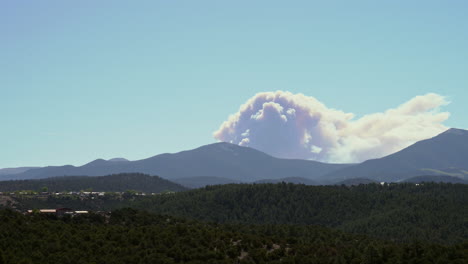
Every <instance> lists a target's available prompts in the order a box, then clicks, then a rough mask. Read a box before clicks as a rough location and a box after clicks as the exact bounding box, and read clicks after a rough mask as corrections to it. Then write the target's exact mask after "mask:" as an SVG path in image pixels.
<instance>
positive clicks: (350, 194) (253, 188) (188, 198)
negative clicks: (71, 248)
mask: <svg viewBox="0 0 468 264" xmlns="http://www.w3.org/2000/svg"><path fill="white" fill-rule="evenodd" d="M467 193H468V186H467V185H461V184H443V183H440V184H435V183H427V184H422V185H415V184H392V185H385V186H381V185H380V184H369V185H359V186H305V185H294V184H284V183H281V184H256V185H247V184H241V185H235V184H233V185H223V186H214V187H206V188H203V189H198V190H191V191H186V192H179V193H175V194H166V195H157V196H150V197H148V196H146V197H141V196H126V197H121V196H117V197H115V196H112V195H106V196H104V197H90V198H88V199H84V198H83V197H74V196H65V197H56V196H49V197H48V198H45V199H43V200H41V199H34V198H28V197H21V196H20V197H17V198H16V201H17V202H18V204H17V207H18V208H19V209H21V210H27V209H33V208H58V207H70V208H74V209H80V210H95V211H99V210H113V209H118V208H123V207H132V208H137V209H142V210H147V211H150V212H153V213H158V214H166V215H172V216H176V217H184V218H187V219H193V220H199V221H205V222H213V223H236V224H257V225H264V224H275V225H276V224H287V225H320V226H326V227H331V228H336V229H339V230H342V231H345V232H349V233H358V234H366V235H369V236H372V237H376V238H381V239H387V240H391V241H402V242H411V241H416V240H417V241H423V242H430V243H441V244H454V243H462V242H466V241H467V239H468V226H467V217H468V207H467V206H466V204H468V196H467V195H466V194H467Z"/></svg>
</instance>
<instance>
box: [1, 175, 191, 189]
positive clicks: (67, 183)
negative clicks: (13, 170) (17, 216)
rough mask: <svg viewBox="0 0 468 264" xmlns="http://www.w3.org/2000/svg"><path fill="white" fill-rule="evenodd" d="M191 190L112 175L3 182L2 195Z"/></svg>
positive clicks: (155, 178)
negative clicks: (10, 193)
mask: <svg viewBox="0 0 468 264" xmlns="http://www.w3.org/2000/svg"><path fill="white" fill-rule="evenodd" d="M186 189H187V188H185V187H183V186H181V185H179V184H176V183H173V182H171V181H168V180H166V179H162V178H160V177H158V176H149V175H145V174H141V173H121V174H114V175H109V176H99V177H88V176H66V177H54V178H46V179H39V180H17V181H2V182H0V192H13V191H20V190H32V191H43V190H44V191H45V190H47V191H49V192H62V191H80V190H90V191H91V190H92V191H97V192H124V191H126V190H135V191H140V192H149V193H151V192H154V193H159V192H163V191H183V190H186Z"/></svg>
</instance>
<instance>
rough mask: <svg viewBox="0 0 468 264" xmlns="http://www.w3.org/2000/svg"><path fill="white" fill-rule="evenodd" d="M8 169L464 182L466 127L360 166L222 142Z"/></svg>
mask: <svg viewBox="0 0 468 264" xmlns="http://www.w3.org/2000/svg"><path fill="white" fill-rule="evenodd" d="M8 170H9V171H11V172H13V173H5V170H0V179H1V180H11V179H15V180H18V179H41V178H48V177H57V176H103V175H109V174H117V173H134V172H137V173H145V174H150V175H158V176H160V177H163V178H165V179H169V180H171V181H174V182H177V183H179V184H182V185H184V186H186V187H190V188H196V187H201V186H205V185H209V184H226V183H237V182H256V181H260V182H278V181H290V182H302V183H305V184H333V183H337V182H342V181H345V182H347V180H349V179H355V178H359V179H363V180H362V182H374V181H386V182H400V181H405V180H406V179H409V178H412V177H416V176H421V175H424V176H434V175H437V176H443V175H445V176H452V177H458V178H460V179H463V180H466V179H468V131H467V130H462V129H449V130H447V131H446V132H444V133H442V134H440V135H438V136H436V137H434V138H430V139H427V140H423V141H420V142H417V143H415V144H413V145H411V146H409V147H407V148H405V149H403V150H401V151H399V152H396V153H394V154H391V155H389V156H386V157H383V158H379V159H373V160H368V161H365V162H363V163H360V164H328V163H322V162H317V161H311V160H298V159H280V158H275V157H272V156H270V155H268V154H265V153H263V152H261V151H258V150H255V149H252V148H248V147H241V146H238V145H234V144H229V143H224V142H223V143H214V144H210V145H206V146H202V147H199V148H196V149H193V150H188V151H182V152H179V153H174V154H169V153H166V154H160V155H156V156H153V157H150V158H147V159H142V160H136V161H129V160H126V159H123V158H116V159H111V160H103V159H97V160H94V161H92V162H90V163H88V164H85V165H83V166H78V167H75V166H72V165H66V166H49V167H42V168H29V169H24V168H18V169H16V170H15V169H8ZM288 179H289V180H288ZM366 179H367V180H368V181H367V180H366Z"/></svg>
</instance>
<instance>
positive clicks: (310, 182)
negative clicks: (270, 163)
mask: <svg viewBox="0 0 468 264" xmlns="http://www.w3.org/2000/svg"><path fill="white" fill-rule="evenodd" d="M281 182H285V183H294V184H305V185H317V182H316V181H313V180H309V179H306V178H300V177H289V178H282V179H263V180H258V181H256V182H255V183H258V184H261V183H281Z"/></svg>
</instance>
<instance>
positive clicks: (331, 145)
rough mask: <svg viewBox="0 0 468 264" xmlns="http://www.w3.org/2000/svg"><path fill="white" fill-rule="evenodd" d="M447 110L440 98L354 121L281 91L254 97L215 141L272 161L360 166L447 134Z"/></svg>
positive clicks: (427, 97)
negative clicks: (261, 153) (256, 152)
mask: <svg viewBox="0 0 468 264" xmlns="http://www.w3.org/2000/svg"><path fill="white" fill-rule="evenodd" d="M446 104H448V102H447V101H446V99H445V98H444V97H443V96H441V95H438V94H434V93H430V94H426V95H422V96H416V97H414V98H413V99H411V100H409V101H408V102H406V103H404V104H402V105H400V106H398V107H396V108H394V109H389V110H387V111H385V112H383V113H374V114H369V115H366V116H363V117H361V118H359V119H355V118H354V115H353V114H352V113H345V112H343V111H340V110H335V109H331V108H328V107H327V106H325V105H324V104H323V103H321V102H320V101H318V100H317V99H315V98H314V97H311V96H305V95H303V94H292V93H290V92H285V91H276V92H264V93H259V94H256V95H255V96H254V97H252V98H250V99H249V100H248V101H247V102H246V103H245V104H243V105H242V106H241V107H240V109H239V111H238V112H237V113H235V114H234V115H231V116H230V117H229V118H228V120H227V121H225V122H224V123H223V124H222V125H221V126H220V128H219V129H218V130H217V131H216V132H214V137H215V138H216V139H218V140H220V141H224V142H230V143H234V144H239V145H241V146H248V147H253V148H255V149H258V150H261V151H264V152H266V153H268V154H271V155H273V156H276V157H282V158H298V159H311V160H318V161H323V162H342V163H345V162H361V161H364V160H368V159H372V158H379V157H383V156H386V155H389V154H391V153H394V152H396V151H399V150H401V149H403V148H405V147H407V146H409V145H411V144H413V143H415V142H417V141H419V140H423V139H427V138H430V137H433V136H435V135H437V134H439V133H441V132H443V131H445V130H446V129H447V127H445V126H444V125H443V124H442V123H443V122H444V121H445V120H447V119H448V117H449V115H450V114H449V113H447V112H440V111H439V108H440V107H441V106H444V105H446Z"/></svg>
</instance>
